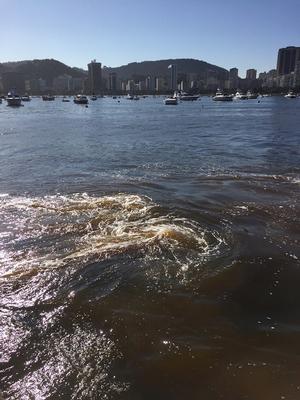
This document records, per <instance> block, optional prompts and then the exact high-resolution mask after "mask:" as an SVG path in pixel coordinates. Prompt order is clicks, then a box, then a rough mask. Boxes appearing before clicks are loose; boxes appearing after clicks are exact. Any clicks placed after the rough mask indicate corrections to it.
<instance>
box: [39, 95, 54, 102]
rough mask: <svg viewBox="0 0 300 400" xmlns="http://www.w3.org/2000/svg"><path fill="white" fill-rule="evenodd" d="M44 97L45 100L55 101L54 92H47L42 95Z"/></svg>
mask: <svg viewBox="0 0 300 400" xmlns="http://www.w3.org/2000/svg"><path fill="white" fill-rule="evenodd" d="M42 99H43V100H44V101H54V100H55V96H53V95H52V94H45V95H43V96H42Z"/></svg>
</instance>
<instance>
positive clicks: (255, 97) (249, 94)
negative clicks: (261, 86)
mask: <svg viewBox="0 0 300 400" xmlns="http://www.w3.org/2000/svg"><path fill="white" fill-rule="evenodd" d="M257 98H258V94H257V93H253V92H251V90H248V92H247V99H249V100H252V99H257Z"/></svg>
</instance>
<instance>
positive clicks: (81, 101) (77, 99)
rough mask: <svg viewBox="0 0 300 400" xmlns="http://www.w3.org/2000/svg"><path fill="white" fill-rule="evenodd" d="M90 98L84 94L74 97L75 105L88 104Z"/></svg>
mask: <svg viewBox="0 0 300 400" xmlns="http://www.w3.org/2000/svg"><path fill="white" fill-rule="evenodd" d="M88 102H89V101H88V98H87V97H86V96H85V95H84V94H78V95H77V96H75V97H74V103H75V104H88Z"/></svg>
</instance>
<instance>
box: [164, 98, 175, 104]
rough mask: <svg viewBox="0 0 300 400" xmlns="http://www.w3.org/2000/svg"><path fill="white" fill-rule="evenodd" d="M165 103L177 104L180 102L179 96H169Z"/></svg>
mask: <svg viewBox="0 0 300 400" xmlns="http://www.w3.org/2000/svg"><path fill="white" fill-rule="evenodd" d="M164 103H165V105H167V106H176V105H177V104H178V99H177V97H167V98H166V99H164Z"/></svg>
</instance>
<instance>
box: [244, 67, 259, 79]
mask: <svg viewBox="0 0 300 400" xmlns="http://www.w3.org/2000/svg"><path fill="white" fill-rule="evenodd" d="M256 74H257V71H256V69H247V72H246V79H249V80H251V81H254V80H255V79H256Z"/></svg>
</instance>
